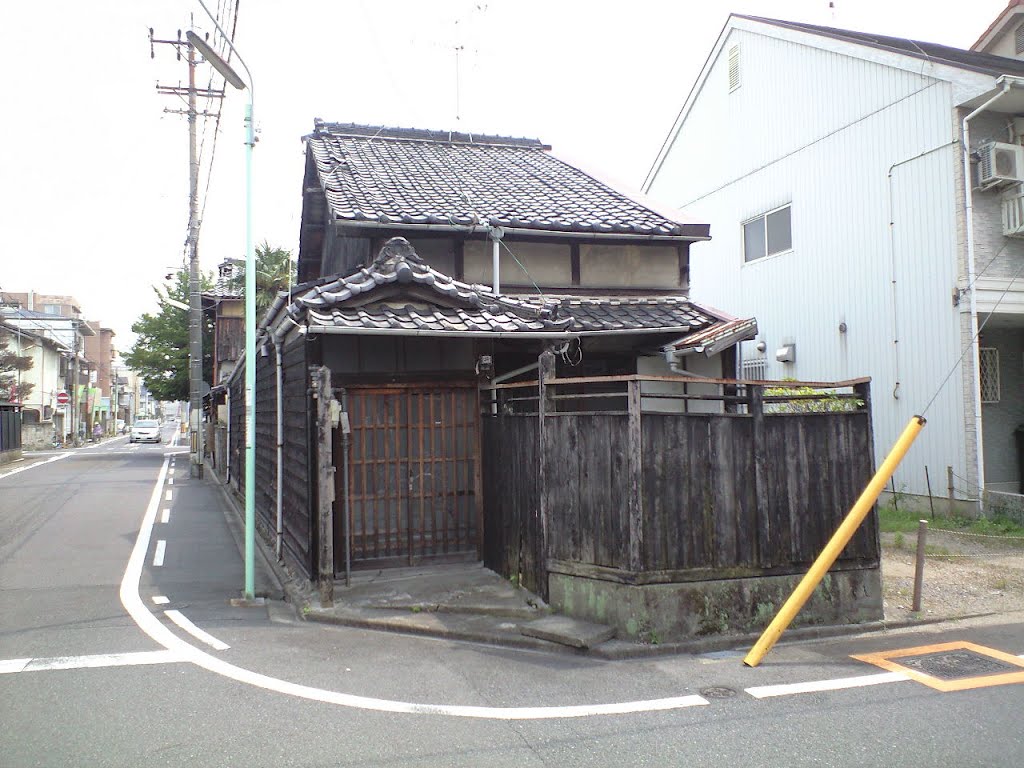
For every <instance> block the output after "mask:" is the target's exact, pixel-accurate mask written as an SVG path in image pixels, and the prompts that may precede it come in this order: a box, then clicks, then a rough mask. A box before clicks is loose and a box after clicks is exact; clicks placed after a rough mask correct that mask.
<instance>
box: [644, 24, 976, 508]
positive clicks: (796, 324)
mask: <svg viewBox="0 0 1024 768" xmlns="http://www.w3.org/2000/svg"><path fill="white" fill-rule="evenodd" d="M734 43H739V45H740V50H741V85H740V87H739V88H737V89H736V90H734V91H733V92H732V93H730V92H729V89H728V82H727V57H728V50H729V48H730V47H731V45H733V44H734ZM721 50H722V54H721V56H720V58H719V59H718V60H717V61H715V62H714V63H713V65H712V67H711V69H710V72H709V76H708V78H707V81H706V82H705V84H704V86H703V89H702V90H701V92H700V94H699V96H698V98H697V99H696V101H695V102H694V104H693V106H692V109H691V110H690V112H689V114H688V115H687V118H686V121H685V122H684V123H683V125H682V128H681V131H680V134H679V136H678V137H677V138H676V140H675V142H674V144H673V147H672V149H671V150H670V152H669V154H668V155H667V157H666V158H665V162H664V163H663V165H662V168H661V170H660V172H659V174H658V175H657V176H656V177H655V179H654V181H653V183H652V184H651V187H650V190H649V192H650V194H652V195H653V196H654V197H656V198H659V199H663V200H665V201H666V202H668V203H670V204H675V205H678V206H681V207H682V208H683V210H684V211H685V212H687V213H691V214H694V215H697V216H700V217H701V218H703V219H704V220H707V221H710V223H711V234H712V238H713V239H712V241H711V242H710V243H707V244H702V245H699V246H697V247H695V248H694V249H693V251H692V254H691V260H690V269H691V286H692V287H691V295H692V297H693V298H694V300H695V301H698V302H700V301H704V302H707V303H709V304H711V305H717V306H725V307H728V308H729V311H730V312H732V313H733V314H736V315H738V316H742V317H747V316H754V317H756V318H757V321H758V326H759V328H760V336H759V338H760V339H762V340H764V341H765V342H766V344H767V347H768V371H767V375H768V376H769V378H783V377H786V378H799V379H803V380H828V381H836V380H842V379H847V378H854V377H859V376H865V375H866V376H871V377H872V379H873V381H872V401H873V418H874V429H875V452H876V462H878V463H880V462H881V459H882V458H883V457H884V455H885V454H886V453H887V452H888V450H889V447H890V446H891V445H892V443H893V442H894V441H895V439H896V438H897V437H898V435H899V433H900V432H901V431H902V430H903V428H904V427H905V426H906V423H907V422H908V421H909V419H910V418H911V417H912V416H913V415H914V414H916V413H919V412H920V411H921V410H922V409H923V408H924V407H925V405H926V404H927V403H928V401H929V400H930V399H931V397H932V396H933V394H935V391H936V389H937V388H938V387H939V385H940V382H941V381H942V380H943V378H944V377H945V376H946V374H947V373H948V372H949V371H950V369H951V367H953V366H954V365H955V361H956V360H957V357H958V356H959V354H960V347H959V332H960V331H959V317H958V311H957V309H956V308H954V306H953V302H952V295H953V289H954V287H955V286H956V281H957V271H956V266H957V248H958V245H957V231H956V219H955V211H956V206H957V204H958V197H957V185H956V180H955V168H956V164H957V163H958V162H960V157H961V156H960V154H959V152H958V150H957V148H956V145H955V144H954V143H953V142H954V139H955V132H954V130H955V123H954V120H953V118H952V113H953V97H952V91H953V88H952V86H951V85H950V84H949V83H947V82H944V81H942V80H939V79H936V78H933V77H931V76H930V75H929V67H928V66H927V64H926V63H924V62H922V64H921V66H920V68H919V69H918V70H917V71H908V70H906V69H896V68H893V67H889V66H886V65H883V64H881V63H873V62H870V61H864V60H859V59H856V58H854V57H851V56H848V55H843V54H838V53H833V52H829V51H825V50H822V49H818V48H815V47H812V46H810V45H805V44H801V43H798V42H795V41H792V40H777V39H773V38H770V37H767V36H765V35H763V34H759V33H755V32H752V31H739V30H733V32H732V33H731V35H730V37H729V39H728V40H726V42H725V45H724V46H723V47H722V49H721ZM785 204H791V206H792V227H793V250H792V251H790V252H787V253H783V254H779V255H777V256H773V257H768V258H766V259H763V260H760V261H757V262H753V263H750V264H744V263H743V253H742V240H741V223H742V222H743V221H744V220H746V219H749V218H750V217H753V216H756V215H758V214H761V213H764V212H766V211H769V210H772V209H773V208H776V207H778V206H780V205H785ZM890 222H892V224H891V226H890ZM840 323H845V325H846V328H847V330H846V332H845V333H841V332H840V330H839V326H840ZM784 343H795V344H796V362H795V363H794V364H787V365H783V364H781V363H777V362H776V361H775V359H774V351H775V350H776V349H777V348H778V347H779V346H781V345H782V344H784ZM752 347H753V342H747V343H746V344H745V345H744V348H745V349H746V350H748V351H749V350H752ZM748 353H749V352H748ZM961 387H962V380H961V377H960V376H958V375H956V373H954V375H953V376H951V377H950V379H949V381H948V383H947V384H946V385H945V387H944V388H943V389H942V390H941V392H940V393H939V395H938V397H937V399H936V401H935V402H934V404H933V405H932V406H931V408H930V410H929V411H928V414H927V418H928V425H927V426H926V427H925V430H926V431H925V432H924V433H923V435H922V437H921V439H920V440H919V441H918V443H917V444H916V445H915V446H914V447H913V449H912V450H911V452H910V454H909V455H908V456H907V458H906V459H905V460H904V462H903V464H902V466H901V467H900V469H899V470H898V471H897V475H896V486H897V488H901V487H902V488H903V489H905V490H907V491H909V492H914V493H924V492H925V475H924V467H925V466H926V465H927V466H928V468H929V471H930V473H931V476H932V478H933V479H934V478H936V477H944V475H945V467H946V466H947V465H951V466H953V467H954V471H956V472H958V473H959V474H961V475H966V472H967V469H966V465H967V461H966V458H965V446H964V435H963V431H964V429H963V425H964V414H963V401H962V392H961ZM934 485H935V484H934V483H933V486H934Z"/></svg>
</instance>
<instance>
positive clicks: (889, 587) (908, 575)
mask: <svg viewBox="0 0 1024 768" xmlns="http://www.w3.org/2000/svg"><path fill="white" fill-rule="evenodd" d="M916 547H917V534H916V533H909V534H906V533H905V534H903V535H902V537H900V535H899V534H892V533H885V534H882V585H883V597H884V605H885V618H886V620H887V621H905V620H913V619H951V618H959V617H963V616H976V615H979V614H988V613H1007V612H1012V611H1024V538H1020V539H1003V538H998V537H983V536H969V535H965V534H962V533H953V532H947V531H939V530H935V529H930V530H929V531H928V539H927V546H926V550H925V551H926V557H925V565H924V586H923V589H922V591H921V612H920V613H918V614H915V613H914V612H913V611H911V605H912V602H913V594H914V554H915V549H916Z"/></svg>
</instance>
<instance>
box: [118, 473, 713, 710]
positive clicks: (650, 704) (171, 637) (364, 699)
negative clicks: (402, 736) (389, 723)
mask: <svg viewBox="0 0 1024 768" xmlns="http://www.w3.org/2000/svg"><path fill="white" fill-rule="evenodd" d="M166 475H167V459H166V458H165V459H164V463H163V466H162V467H161V468H160V475H159V477H157V481H156V485H155V486H154V487H153V495H152V497H151V498H150V500H149V506H148V507H146V514H145V515H144V516H143V518H142V525H141V526H140V528H139V536H138V538H137V539H136V540H135V547H134V548H133V549H132V554H131V556H130V557H129V558H128V565H127V566H126V567H125V571H124V577H123V578H122V579H121V590H120V597H121V605H123V606H124V607H125V610H126V611H128V615H130V616H131V617H132V619H133V620H134V621H135V623H136V624H137V625H138V626H139V629H141V630H142V631H143V632H145V633H146V634H147V635H149V637H151V638H152V639H153V640H155V641H156V642H157V643H159V644H160V645H162V646H164V648H166V649H167V650H169V651H174V652H177V653H180V654H181V655H182V656H183V657H185V658H186V659H187V660H188V661H190V662H192V663H193V664H195V665H196V666H199V667H202V668H203V669H206V670H208V671H210V672H213V673H214V674H217V675H221V676H223V677H227V678H229V679H231V680H236V681H238V682H240V683H246V684H247V685H253V686H256V687H259V688H263V689H265V690H268V691H275V692H277V693H283V694H285V695H288V696H295V697H298V698H302V699H308V700H311V701H322V702H324V703H327V704H340V705H342V706H346V707H353V708H356V709H369V710H375V711H378V712H403V713H407V714H418V715H427V714H428V715H447V716H449V717H474V718H484V719H488V720H543V719H553V718H563V717H590V716H593V715H616V714H630V713H635V712H654V711H659V710H668V709H681V708H683V707H696V706H705V705H707V703H708V701H707V699H705V698H703V697H702V696H695V695H691V696H675V697H672V698H666V699H648V700H646V701H623V702H614V703H611V704H582V705H577V706H565V707H473V706H458V705H449V704H414V703H412V702H407V701H393V700H389V699H375V698H371V697H368V696H356V695H354V694H351V693H341V692H340V691H328V690H325V689H323V688H313V687H311V686H308V685H299V684H298V683H292V682H289V681H288V680H281V679H279V678H276V677H270V676H269V675H261V674H260V673H259V672H253V671H252V670H248V669H243V668H241V667H237V666H235V665H234V664H229V663H227V662H226V661H223V660H222V659H218V658H217V657H216V656H211V655H210V654H209V653H207V652H206V651H203V650H201V649H199V648H197V647H196V646H194V645H190V644H189V643H187V642H185V641H184V640H182V639H181V638H180V637H178V636H177V635H176V634H174V633H173V632H172V631H171V630H170V629H168V627H167V626H166V625H165V624H163V623H162V622H161V621H160V620H159V619H158V618H157V617H156V616H154V615H153V614H152V613H151V612H150V611H149V609H148V608H147V607H146V605H145V603H143V602H142V598H141V597H140V596H139V582H140V580H141V579H142V570H143V568H144V567H145V564H146V553H147V552H148V551H149V541H150V538H151V537H152V535H153V523H154V521H155V520H156V514H157V511H158V510H159V508H160V489H161V488H162V487H163V483H164V478H165V477H166Z"/></svg>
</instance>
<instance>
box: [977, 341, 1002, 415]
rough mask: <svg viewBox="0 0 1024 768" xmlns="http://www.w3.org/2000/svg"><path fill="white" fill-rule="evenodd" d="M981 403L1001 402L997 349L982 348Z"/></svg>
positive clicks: (980, 356)
mask: <svg viewBox="0 0 1024 768" xmlns="http://www.w3.org/2000/svg"><path fill="white" fill-rule="evenodd" d="M978 353H979V358H980V360H981V366H980V367H981V402H983V403H998V402H999V350H998V349H996V348H995V347H981V348H980V349H979V350H978Z"/></svg>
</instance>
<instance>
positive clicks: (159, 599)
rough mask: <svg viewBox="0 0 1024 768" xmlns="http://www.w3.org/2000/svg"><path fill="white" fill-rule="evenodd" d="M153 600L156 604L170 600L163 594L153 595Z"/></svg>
mask: <svg viewBox="0 0 1024 768" xmlns="http://www.w3.org/2000/svg"><path fill="white" fill-rule="evenodd" d="M153 602H154V603H156V604H157V605H167V604H168V603H169V602H171V601H170V600H168V599H167V598H166V597H164V596H163V595H153Z"/></svg>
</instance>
